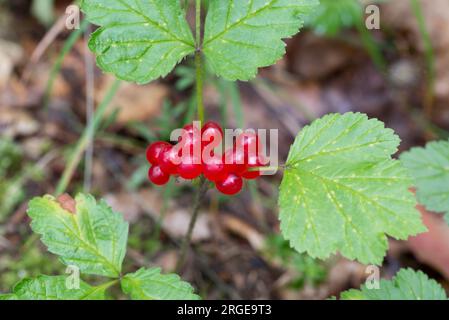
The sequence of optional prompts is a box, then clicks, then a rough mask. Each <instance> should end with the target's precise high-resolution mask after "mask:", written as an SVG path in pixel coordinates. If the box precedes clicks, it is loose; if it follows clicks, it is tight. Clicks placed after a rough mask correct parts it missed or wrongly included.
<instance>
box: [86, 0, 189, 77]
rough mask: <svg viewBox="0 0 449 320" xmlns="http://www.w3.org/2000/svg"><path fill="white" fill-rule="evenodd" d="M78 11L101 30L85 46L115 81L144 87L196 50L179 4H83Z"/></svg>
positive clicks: (167, 0)
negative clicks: (129, 82) (138, 84)
mask: <svg viewBox="0 0 449 320" xmlns="http://www.w3.org/2000/svg"><path fill="white" fill-rule="evenodd" d="M81 9H82V10H83V12H84V13H85V14H86V15H87V19H88V20H89V21H90V22H91V23H94V24H96V25H99V26H101V28H99V29H98V30H97V31H96V32H94V33H93V34H92V37H91V39H90V42H89V48H90V49H91V50H92V51H93V52H94V53H95V54H96V55H97V63H98V65H99V67H100V68H101V69H102V70H103V71H105V72H111V73H113V74H114V75H115V76H116V77H118V78H119V79H123V80H126V81H133V82H137V83H141V84H143V83H148V82H150V81H152V80H154V79H157V78H159V77H161V76H166V75H167V74H168V73H169V72H170V71H171V70H172V69H173V68H174V67H175V65H176V64H177V63H179V62H180V61H181V60H182V59H183V58H184V57H185V56H187V55H189V54H191V53H193V52H194V51H195V41H194V39H193V35H192V31H191V30H190V27H189V25H188V23H187V21H186V19H185V17H184V11H183V10H182V9H181V6H180V2H179V0H151V1H148V0H133V1H127V0H116V1H111V0H84V1H83V3H82V6H81Z"/></svg>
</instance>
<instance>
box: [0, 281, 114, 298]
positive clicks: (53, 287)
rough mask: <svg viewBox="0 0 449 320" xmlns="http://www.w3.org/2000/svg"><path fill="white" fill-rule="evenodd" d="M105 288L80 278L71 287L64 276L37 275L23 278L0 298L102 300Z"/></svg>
mask: <svg viewBox="0 0 449 320" xmlns="http://www.w3.org/2000/svg"><path fill="white" fill-rule="evenodd" d="M106 288H107V287H105V286H99V287H92V286H90V285H88V284H87V283H85V282H83V281H81V280H80V282H79V288H71V287H70V286H69V285H68V284H67V277H66V276H38V277H37V278H26V279H23V280H22V281H20V282H19V283H18V284H16V286H15V287H14V290H13V293H12V294H8V295H5V296H3V297H1V296H0V300H2V299H4V300H104V299H105V289H106Z"/></svg>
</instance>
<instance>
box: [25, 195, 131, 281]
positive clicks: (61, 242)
mask: <svg viewBox="0 0 449 320" xmlns="http://www.w3.org/2000/svg"><path fill="white" fill-rule="evenodd" d="M75 201H76V208H75V212H70V211H68V210H67V209H64V208H63V207H61V204H60V203H58V202H57V201H56V200H55V199H54V198H53V197H51V196H45V197H41V198H35V199H33V200H31V201H30V204H29V209H28V215H29V216H30V217H31V219H32V223H31V228H32V229H33V231H34V232H36V233H38V234H40V235H41V236H42V238H41V239H42V242H43V243H44V244H45V245H46V246H47V247H48V250H49V251H50V252H52V253H54V254H57V255H59V256H60V257H61V261H62V262H63V263H64V264H65V265H73V266H77V267H78V268H79V269H80V271H81V272H83V273H87V274H96V275H101V276H107V277H118V276H119V275H120V272H121V269H122V261H123V258H124V256H125V252H126V241H127V238H128V223H126V222H125V221H124V220H123V217H122V216H121V215H120V214H118V213H116V212H113V211H112V209H111V208H110V207H108V205H107V204H106V203H105V202H104V201H100V202H98V203H97V202H96V201H95V199H94V198H93V197H92V196H90V195H84V194H79V195H78V196H77V197H76V198H75Z"/></svg>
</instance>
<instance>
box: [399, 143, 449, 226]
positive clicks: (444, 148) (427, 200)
mask: <svg viewBox="0 0 449 320" xmlns="http://www.w3.org/2000/svg"><path fill="white" fill-rule="evenodd" d="M401 160H402V162H403V163H404V165H405V167H406V168H407V169H409V170H410V174H411V175H412V176H413V178H414V180H415V183H414V185H415V187H416V188H417V191H416V195H417V197H418V202H419V203H421V204H423V205H424V206H425V207H426V209H427V210H430V211H435V212H441V213H445V218H446V221H447V222H448V223H449V141H437V142H431V143H428V144H427V146H426V147H425V148H413V149H411V150H410V151H409V152H405V153H403V154H402V155H401Z"/></svg>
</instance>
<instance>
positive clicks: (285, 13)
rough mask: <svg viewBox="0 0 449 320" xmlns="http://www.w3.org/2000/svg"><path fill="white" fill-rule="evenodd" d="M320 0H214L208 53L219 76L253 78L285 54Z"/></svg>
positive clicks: (209, 15) (208, 20)
mask: <svg viewBox="0 0 449 320" xmlns="http://www.w3.org/2000/svg"><path fill="white" fill-rule="evenodd" d="M316 5H318V1H317V0H247V1H241V0H238V1H237V0H210V1H209V10H208V13H207V17H206V26H205V32H204V45H203V50H204V54H205V55H206V57H207V60H208V62H209V64H210V65H211V67H212V69H213V70H214V72H215V73H216V74H217V75H218V76H222V77H224V78H226V79H228V80H249V79H251V78H253V77H254V76H255V75H256V73H257V69H258V68H261V67H266V66H270V65H272V64H274V63H276V61H278V60H279V59H281V58H282V56H283V55H284V54H285V43H284V42H283V41H282V39H283V38H289V37H291V36H293V35H294V34H296V33H297V32H298V31H299V29H300V28H301V27H302V25H303V22H304V16H305V15H306V14H307V13H309V12H310V11H311V10H312V9H313V8H314V7H315V6H316Z"/></svg>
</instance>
